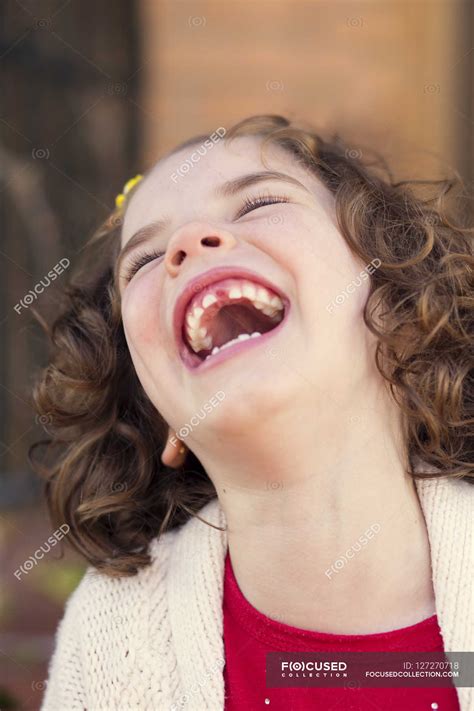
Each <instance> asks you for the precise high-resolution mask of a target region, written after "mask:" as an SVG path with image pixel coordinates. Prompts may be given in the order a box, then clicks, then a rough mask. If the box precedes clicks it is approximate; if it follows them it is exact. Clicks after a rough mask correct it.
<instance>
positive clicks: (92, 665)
mask: <svg viewBox="0 0 474 711" xmlns="http://www.w3.org/2000/svg"><path fill="white" fill-rule="evenodd" d="M416 488H417V492H418V497H419V499H420V504H421V508H422V510H423V514H424V518H425V521H426V527H427V531H428V537H429V541H430V549H431V567H432V578H433V588H434V592H435V600H436V613H437V615H438V623H439V626H440V629H441V634H442V637H443V642H444V649H445V651H446V652H450V651H451V652H463V651H473V650H474V639H473V637H474V635H473V624H472V602H473V594H472V592H473V588H472V582H473V579H474V575H473V573H474V570H473V568H474V564H473V543H472V514H473V503H474V486H472V485H471V484H468V483H467V482H466V481H462V480H456V479H425V480H417V481H416ZM199 516H200V517H201V518H203V519H205V520H206V521H209V522H210V523H212V524H214V525H216V526H219V527H221V528H224V527H225V526H226V519H225V515H224V512H223V510H222V507H221V506H220V503H219V501H218V499H217V498H215V499H213V500H212V501H210V502H209V503H208V504H206V506H204V507H203V508H202V509H201V511H200V512H199ZM149 550H150V555H151V558H152V563H151V565H150V566H148V567H147V568H144V569H141V570H140V571H139V573H138V574H137V575H135V576H133V577H131V578H130V577H129V578H111V577H108V576H106V575H104V574H102V573H98V572H97V571H96V570H95V569H94V568H92V567H89V568H88V569H87V571H86V573H85V575H84V577H83V579H82V580H81V582H80V583H79V585H78V587H77V588H76V590H75V591H74V592H73V594H72V595H71V596H70V597H69V599H68V601H67V603H66V608H65V613H64V616H63V618H62V620H61V622H60V624H59V626H58V629H57V633H56V644H55V650H54V653H53V656H52V658H51V661H50V665H49V678H48V682H47V685H46V692H45V695H44V698H43V703H42V706H41V711H129V710H131V709H140V711H178V709H186V710H187V711H204V710H205V709H208V710H209V711H223V709H224V692H225V686H224V674H223V667H224V664H225V660H224V641H223V610H222V600H223V582H224V562H225V555H226V551H227V534H226V532H225V531H224V532H222V531H219V530H217V529H215V528H212V527H211V526H208V525H206V524H205V523H203V522H202V521H200V520H199V519H197V518H191V519H190V520H189V521H187V522H186V523H185V524H184V525H183V526H181V527H179V528H178V529H174V530H171V531H168V532H166V533H165V534H163V535H162V536H161V537H160V538H159V539H156V538H155V539H154V540H153V541H152V542H151V544H150V549H149ZM295 651H296V650H295ZM457 693H458V698H459V703H460V707H461V711H474V695H473V688H472V687H464V688H457Z"/></svg>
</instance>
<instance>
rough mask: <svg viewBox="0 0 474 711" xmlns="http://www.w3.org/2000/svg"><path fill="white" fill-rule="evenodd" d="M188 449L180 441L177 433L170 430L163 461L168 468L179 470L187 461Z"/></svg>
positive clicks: (162, 457) (162, 456)
mask: <svg viewBox="0 0 474 711" xmlns="http://www.w3.org/2000/svg"><path fill="white" fill-rule="evenodd" d="M186 454H187V448H186V445H185V444H183V442H182V441H181V440H180V439H178V437H177V436H176V432H175V431H174V430H172V429H171V427H170V428H169V429H168V438H167V440H166V445H165V448H164V450H163V452H162V455H161V461H162V462H163V464H164V465H165V466H166V467H172V468H173V469H179V467H181V466H182V465H183V464H184V460H185V459H186Z"/></svg>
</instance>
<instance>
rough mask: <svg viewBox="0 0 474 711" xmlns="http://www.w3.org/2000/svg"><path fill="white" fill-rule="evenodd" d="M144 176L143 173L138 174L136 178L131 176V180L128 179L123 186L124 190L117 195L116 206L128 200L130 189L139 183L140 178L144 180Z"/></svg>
mask: <svg viewBox="0 0 474 711" xmlns="http://www.w3.org/2000/svg"><path fill="white" fill-rule="evenodd" d="M142 178H143V175H136V176H135V177H134V178H130V180H127V182H126V183H125V185H124V186H123V192H122V193H120V194H119V195H117V197H116V198H115V206H116V207H122V205H123V204H124V202H125V200H126V197H127V194H128V193H129V192H130V190H131V189H132V188H134V187H135V185H137V183H139V182H140V180H142Z"/></svg>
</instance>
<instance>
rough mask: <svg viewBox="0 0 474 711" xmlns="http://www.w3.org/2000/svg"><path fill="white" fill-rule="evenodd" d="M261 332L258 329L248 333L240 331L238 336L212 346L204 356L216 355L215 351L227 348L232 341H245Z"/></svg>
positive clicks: (259, 334)
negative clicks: (209, 351) (210, 350)
mask: <svg viewBox="0 0 474 711" xmlns="http://www.w3.org/2000/svg"><path fill="white" fill-rule="evenodd" d="M261 335H262V334H261V333H259V332H258V331H255V332H254V333H252V334H249V333H241V334H240V336H237V338H233V339H232V340H231V341H227V343H224V344H223V345H222V346H214V348H213V349H212V352H211V353H209V355H207V356H206V358H205V360H207V359H208V358H210V357H211V356H213V355H216V353H219V351H222V350H224V348H229V346H233V345H234V343H239V342H240V341H246V340H248V339H249V338H257V337H258V336H261Z"/></svg>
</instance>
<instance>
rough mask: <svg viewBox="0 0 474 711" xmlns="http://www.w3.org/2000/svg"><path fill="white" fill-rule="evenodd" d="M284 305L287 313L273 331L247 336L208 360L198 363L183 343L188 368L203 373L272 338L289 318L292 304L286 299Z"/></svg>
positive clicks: (184, 357) (182, 355)
mask: <svg viewBox="0 0 474 711" xmlns="http://www.w3.org/2000/svg"><path fill="white" fill-rule="evenodd" d="M284 306H285V315H284V317H283V320H282V321H280V323H279V324H278V326H276V327H275V328H272V330H271V331H268V332H267V333H263V334H262V335H261V336H258V338H247V340H245V341H240V342H239V343H234V345H232V346H229V347H228V348H224V350H222V351H219V353H216V354H215V355H211V357H210V358H208V359H207V360H200V361H199V363H198V364H197V365H196V358H194V357H193V356H192V354H191V353H190V352H189V350H188V349H187V348H186V346H185V345H183V349H182V351H181V359H182V361H183V363H184V365H185V366H186V367H187V368H188V370H191V371H192V372H193V373H197V372H199V373H202V372H203V371H204V370H206V371H207V370H209V368H212V367H213V366H214V365H219V363H222V362H223V361H225V360H227V359H228V358H232V357H233V356H234V355H239V353H242V352H243V351H246V350H249V349H250V348H254V347H255V346H259V345H261V344H262V343H264V342H266V341H268V340H270V339H271V338H272V337H273V336H275V335H276V334H277V333H279V332H280V330H281V329H282V328H283V326H284V325H285V323H286V321H287V319H288V315H289V312H290V305H289V303H288V302H286V300H285V301H284Z"/></svg>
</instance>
